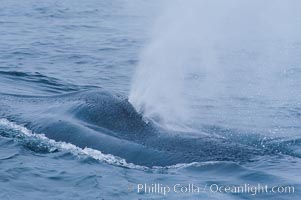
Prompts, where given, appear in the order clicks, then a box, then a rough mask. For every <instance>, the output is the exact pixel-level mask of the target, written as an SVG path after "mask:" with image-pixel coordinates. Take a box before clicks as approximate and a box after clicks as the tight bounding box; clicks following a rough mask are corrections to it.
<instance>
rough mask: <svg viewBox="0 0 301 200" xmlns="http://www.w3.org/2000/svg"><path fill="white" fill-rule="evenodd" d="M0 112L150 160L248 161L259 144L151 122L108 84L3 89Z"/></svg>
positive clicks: (130, 158)
mask: <svg viewBox="0 0 301 200" xmlns="http://www.w3.org/2000/svg"><path fill="white" fill-rule="evenodd" d="M0 117H5V118H7V119H9V120H11V121H15V122H17V123H19V124H24V125H25V126H26V127H27V128H29V129H30V130H32V131H34V132H36V133H43V134H45V135H46V136H47V137H49V138H51V139H54V140H56V141H64V142H70V143H72V144H75V145H77V146H79V147H82V148H84V147H90V148H94V149H97V150H100V151H102V152H103V153H106V154H113V155H115V156H119V157H121V158H125V159H126V161H127V162H130V163H134V164H138V165H144V166H149V167H152V166H168V165H174V164H178V163H190V162H200V161H211V160H214V161H216V160H222V161H240V162H244V161H248V160H250V159H252V158H253V157H254V156H256V155H262V154H263V152H260V151H259V150H258V149H256V148H253V147H250V146H245V145H242V144H238V143H234V142H232V141H229V140H227V139H222V138H217V137H208V136H204V134H201V133H200V134H195V135H194V136H192V135H191V134H189V136H187V134H185V133H177V132H169V131H166V130H162V129H160V128H159V127H156V126H155V125H153V124H152V123H146V122H145V121H144V120H143V119H142V116H141V115H140V114H138V113H137V112H136V111H135V109H134V108H133V106H132V105H131V104H130V103H129V102H128V100H127V99H126V98H123V97H121V96H119V95H117V94H112V93H109V92H107V91H105V90H102V89H98V90H88V91H81V92H74V93H69V94H65V95H59V96H50V97H29V96H12V95H0Z"/></svg>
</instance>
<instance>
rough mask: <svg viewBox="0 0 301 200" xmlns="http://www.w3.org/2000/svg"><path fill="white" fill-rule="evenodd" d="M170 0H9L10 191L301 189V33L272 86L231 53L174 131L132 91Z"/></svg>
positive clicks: (2, 102)
mask: <svg viewBox="0 0 301 200" xmlns="http://www.w3.org/2000/svg"><path fill="white" fill-rule="evenodd" d="M160 3H161V2H160V1H143V0H131V1H124V0H113V1H102V0H100V1H96V0H89V1H71V0H64V1H52V0H45V1H37V0H28V1H22V2H21V1H16V0H1V1H0V199H3V200H8V199H13V200H19V199H45V200H46V199H55V200H56V199H64V200H67V199H184V198H185V199H272V198H273V199H299V198H300V195H301V173H300V169H301V136H300V133H301V123H300V122H301V121H300V120H301V101H300V98H301V92H300V86H301V78H300V77H301V76H300V75H301V68H300V63H301V57H300V52H301V43H300V41H301V40H299V38H297V39H296V40H293V41H289V42H283V41H279V42H278V43H273V44H271V47H270V49H273V50H274V51H273V52H272V53H271V56H272V55H277V57H275V60H274V62H273V63H277V64H279V66H285V67H283V68H281V67H279V68H277V70H273V71H272V72H268V73H267V72H266V71H265V70H262V71H259V72H262V74H263V76H267V77H268V78H264V79H260V80H261V81H262V80H265V81H266V82H264V81H263V82H260V83H262V84H259V82H258V81H257V80H254V79H252V77H254V76H251V75H254V74H256V75H258V74H257V72H256V73H255V72H254V71H252V70H250V69H249V68H242V70H238V68H239V66H243V65H242V63H248V64H254V63H256V62H261V61H262V60H263V58H262V57H260V55H258V54H257V53H258V52H249V51H247V50H245V49H241V50H240V51H238V52H227V53H224V54H223V56H222V57H221V60H222V63H223V64H224V65H225V66H228V67H227V68H225V69H224V71H223V73H224V77H225V78H223V79H222V80H223V82H222V83H221V84H222V85H224V87H225V88H226V89H224V88H223V89H222V88H221V87H220V85H219V83H216V85H215V84H210V85H211V87H212V89H209V90H208V88H207V90H206V93H204V92H203V95H200V96H198V99H197V101H194V103H193V105H192V106H193V108H194V110H195V111H196V113H198V115H197V116H196V118H195V119H194V121H193V123H192V124H193V127H194V131H187V133H186V132H185V131H171V130H165V129H164V128H162V127H158V126H157V125H156V124H153V123H152V122H145V119H143V116H142V114H141V113H137V112H136V111H135V109H134V108H133V106H132V105H131V104H130V103H129V102H128V100H127V98H128V96H129V93H130V89H131V83H132V79H133V76H134V74H135V70H136V67H137V65H138V63H139V59H140V53H141V51H142V50H143V49H144V47H145V45H146V44H147V43H148V42H149V41H150V40H151V35H150V32H151V31H150V27H151V24H152V23H153V22H154V19H155V18H156V17H155V16H156V15H157V14H158V12H160ZM278 50H279V51H278ZM273 53H274V54H273ZM287 54H288V55H290V56H289V57H285V58H286V59H282V57H284V55H287ZM287 58H289V59H287ZM269 59H270V58H269ZM288 60H289V61H288ZM233 64H235V66H236V67H234V66H233ZM260 77H261V76H260ZM261 78H262V77H261ZM271 83H272V84H271ZM141 84H143V83H141ZM242 85H244V86H245V87H241V86H242ZM205 86H206V87H207V86H208V83H206V84H204V86H201V87H200V91H199V92H200V93H201V91H205V88H202V87H205ZM214 88H216V89H218V92H213V91H215V89H214ZM258 88H259V89H258ZM260 88H261V89H260ZM194 92H197V91H194ZM144 184H146V187H145V185H144ZM240 186H241V189H242V191H233V190H232V191H230V189H231V188H232V189H233V188H234V187H236V188H237V187H240ZM139 187H141V188H142V187H143V189H141V188H140V189H139ZM226 187H229V188H230V189H229V191H230V192H229V191H225V188H226ZM167 188H169V189H170V191H167ZM218 188H219V189H220V190H218ZM261 188H266V190H265V189H261ZM164 191H167V192H166V194H164Z"/></svg>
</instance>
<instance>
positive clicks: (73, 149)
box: [0, 119, 147, 170]
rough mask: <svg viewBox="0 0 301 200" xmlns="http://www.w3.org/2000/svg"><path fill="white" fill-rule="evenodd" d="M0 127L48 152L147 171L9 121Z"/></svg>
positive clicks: (142, 167) (141, 167) (0, 124)
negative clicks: (58, 140)
mask: <svg viewBox="0 0 301 200" xmlns="http://www.w3.org/2000/svg"><path fill="white" fill-rule="evenodd" d="M0 126H4V127H6V128H8V129H10V130H13V131H14V132H15V133H14V134H15V135H14V136H12V137H15V138H20V137H23V138H26V139H34V140H38V141H39V142H40V143H41V144H46V145H47V147H48V152H54V151H67V152H70V153H72V154H73V155H75V156H88V157H91V158H93V159H95V160H99V161H102V162H105V163H107V164H111V165H116V166H121V167H126V168H132V169H141V170H144V169H147V167H144V166H139V165H135V164H132V163H127V162H126V160H125V159H122V158H119V157H117V156H114V155H111V154H103V153H102V152H101V151H98V150H95V149H91V148H87V147H86V148H80V147H77V146H75V145H73V144H70V143H66V142H57V141H55V140H52V139H49V138H47V137H46V136H45V135H43V134H36V133H33V132H32V131H30V130H28V129H27V128H25V127H24V126H21V125H18V124H16V123H14V122H11V121H8V120H7V119H0Z"/></svg>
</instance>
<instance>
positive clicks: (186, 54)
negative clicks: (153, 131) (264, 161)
mask: <svg viewBox="0 0 301 200" xmlns="http://www.w3.org/2000/svg"><path fill="white" fill-rule="evenodd" d="M300 6H301V2H300V1H296V0H289V1H283V0H264V1H262V0H254V1H249V0H228V1H218V0H202V1H199V0H189V1H168V3H167V7H166V9H164V10H165V11H164V12H163V14H162V15H161V16H159V17H158V19H157V21H156V23H154V27H153V29H152V33H151V34H150V35H151V39H150V41H149V43H148V44H147V45H146V47H145V49H144V50H143V52H142V53H141V56H140V62H139V64H138V66H137V69H136V73H135V75H134V78H133V82H132V87H131V91H130V95H129V100H130V102H131V103H132V104H133V105H134V107H135V108H136V110H137V111H138V112H140V113H142V114H143V115H144V116H145V118H147V119H149V120H152V121H154V122H155V123H157V124H160V125H162V126H163V127H167V128H172V129H178V128H186V127H191V126H192V125H193V124H194V122H195V121H197V117H198V116H200V115H201V113H200V111H199V110H198V109H196V107H197V106H198V105H199V104H200V102H201V101H204V99H206V98H207V99H211V100H212V99H213V100H217V99H220V98H223V97H225V96H226V97H229V96H232V97H233V96H236V97H239V98H241V97H246V98H247V97H254V96H260V97H263V98H268V97H269V96H271V95H272V98H274V99H275V98H278V99H279V98H282V97H283V96H286V97H287V96H288V95H289V94H287V87H286V86H285V84H286V83H288V82H285V81H287V80H284V81H283V80H279V76H281V77H283V76H285V74H286V73H287V72H288V71H290V67H295V66H296V62H297V59H298V56H297V55H296V49H294V48H293V47H296V44H297V43H296V42H297V40H298V39H299V38H300V37H299V33H300V27H301V22H300V20H298V18H300V14H299V11H298V9H297V8H299V7H300ZM299 41H300V40H299ZM294 45H295V46H294ZM299 60H300V59H299ZM275 89H276V90H275ZM271 91H277V93H276V94H275V93H271ZM292 93H294V94H297V91H292ZM275 96H276V97H275ZM290 96H292V94H290ZM221 114H223V113H221ZM224 114H225V113H224Z"/></svg>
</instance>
